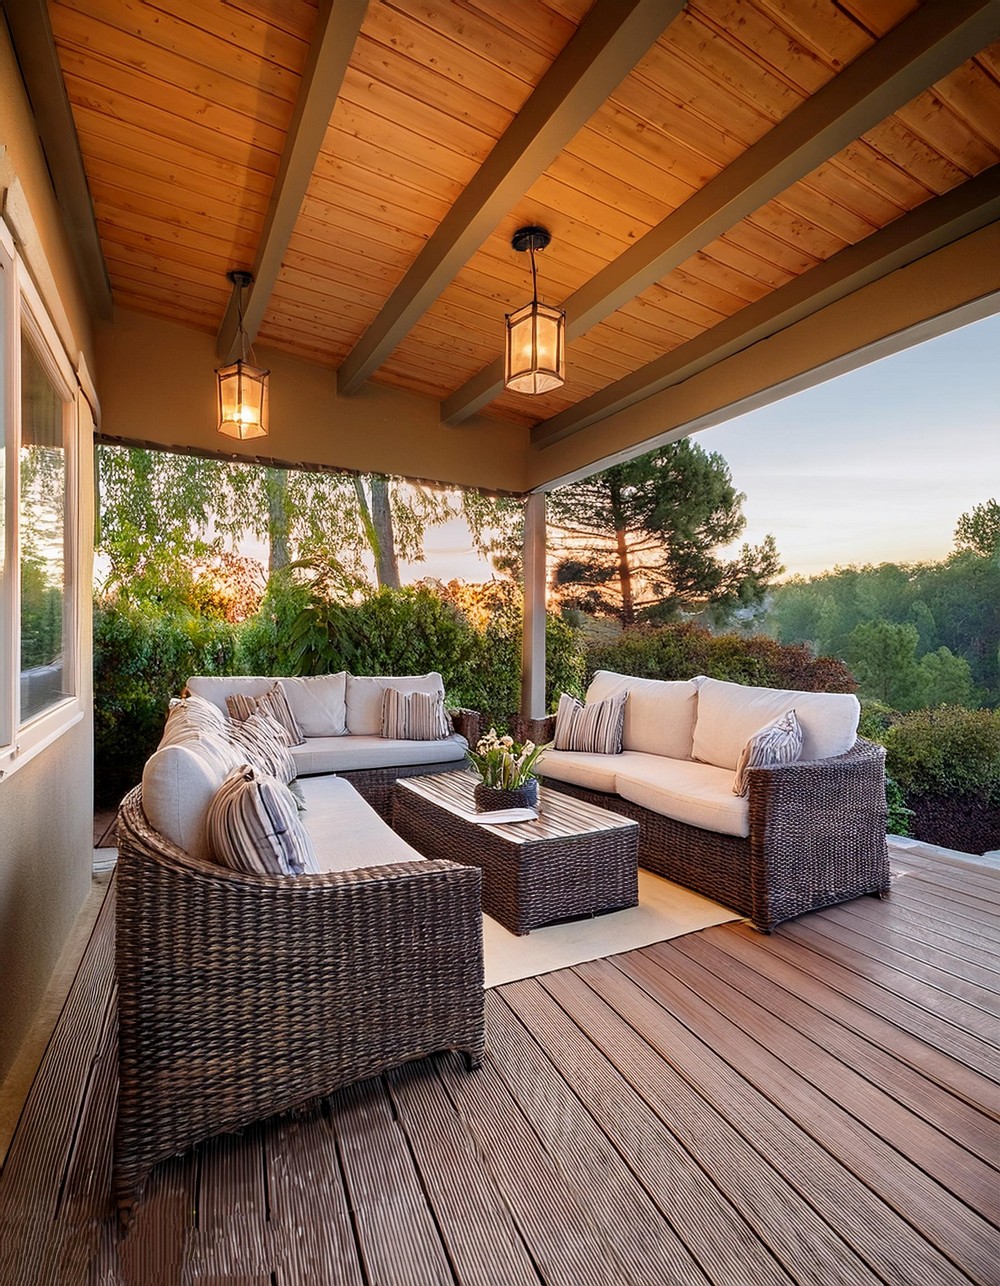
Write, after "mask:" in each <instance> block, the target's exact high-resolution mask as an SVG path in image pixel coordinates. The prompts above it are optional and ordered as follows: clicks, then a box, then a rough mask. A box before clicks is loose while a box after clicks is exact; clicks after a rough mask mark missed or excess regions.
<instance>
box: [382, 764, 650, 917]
mask: <svg viewBox="0 0 1000 1286" xmlns="http://www.w3.org/2000/svg"><path fill="white" fill-rule="evenodd" d="M475 784H476V777H475V776H474V775H473V774H472V773H462V772H448V773H438V774H436V775H435V776H433V777H406V778H402V779H400V780H399V781H397V782H396V783H395V785H394V786H393V796H392V825H393V829H394V830H395V831H396V832H397V833H398V834H399V835H401V836H402V837H403V839H405V840H406V841H407V843H409V844H412V845H413V847H414V848H415V849H417V851H418V852H420V853H423V854H424V856H425V857H445V858H449V859H450V860H451V861H453V862H461V863H463V864H464V865H465V866H478V867H479V868H480V869H481V870H482V872H483V910H484V911H485V912H486V914H487V915H490V916H492V917H493V919H494V920H499V921H500V923H501V924H502V925H504V927H505V928H507V929H509V930H510V931H511V932H512V933H527V932H528V931H529V930H530V929H537V928H539V926H541V925H543V924H551V923H552V922H553V921H554V920H567V919H570V918H572V917H574V916H584V915H594V914H596V913H597V912H598V911H614V910H618V909H619V908H621V907H627V906H636V905H637V903H638V900H639V885H638V861H637V856H638V851H639V825H638V823H637V822H633V821H631V820H630V819H629V818H627V817H618V816H616V815H615V814H614V813H609V812H607V811H606V810H605V809H603V808H597V807H595V806H594V805H593V804H587V803H584V802H583V801H582V800H578V799H572V798H570V796H568V795H562V794H560V793H559V792H558V791H554V790H546V789H545V787H544V786H543V787H542V788H541V793H540V810H539V816H538V820H537V821H530V822H508V823H506V824H503V825H495V824H492V823H489V824H482V823H479V822H475V821H472V820H471V817H472V815H473V814H474V813H475V807H474V804H473V799H472V790H473V787H474V786H475Z"/></svg>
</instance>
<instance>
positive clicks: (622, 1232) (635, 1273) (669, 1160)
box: [487, 983, 787, 1286]
mask: <svg viewBox="0 0 1000 1286" xmlns="http://www.w3.org/2000/svg"><path fill="white" fill-rule="evenodd" d="M518 996H526V997H527V1001H528V1003H527V1004H526V1005H523V1006H518V1005H517V1004H516V1001H517V998H518ZM544 996H545V993H544V992H542V991H541V989H540V988H539V987H538V984H537V983H536V984H535V985H534V987H528V988H527V989H525V988H521V987H519V986H517V985H516V984H512V985H511V993H510V994H508V993H506V992H505V993H504V997H503V998H501V997H500V996H499V995H497V994H495V993H491V994H490V995H489V996H488V997H487V1009H488V1013H489V1020H490V1031H491V1032H492V1033H494V1035H495V1039H494V1041H493V1049H494V1055H493V1057H494V1059H495V1061H496V1063H497V1066H498V1069H499V1071H500V1074H501V1076H502V1077H503V1079H504V1081H505V1082H506V1083H507V1086H508V1089H509V1090H510V1092H511V1094H512V1095H513V1096H514V1098H515V1099H516V1101H517V1103H518V1105H519V1106H520V1108H521V1110H522V1111H523V1112H524V1114H525V1117H526V1118H527V1120H528V1121H529V1122H530V1123H531V1125H532V1128H533V1129H534V1130H535V1132H536V1134H537V1135H538V1136H539V1138H540V1139H541V1141H542V1143H543V1144H544V1146H545V1147H546V1149H547V1151H548V1152H549V1153H550V1154H551V1155H552V1156H553V1157H554V1158H555V1161H556V1164H557V1165H558V1166H559V1169H560V1170H561V1171H562V1172H563V1173H565V1174H567V1175H568V1176H569V1178H570V1179H571V1180H572V1182H573V1184H574V1187H575V1189H576V1191H577V1192H579V1193H580V1194H581V1199H585V1200H586V1201H587V1203H588V1206H589V1210H590V1215H591V1218H592V1219H593V1220H594V1223H595V1226H596V1227H597V1229H598V1231H599V1233H600V1235H601V1237H602V1240H603V1241H604V1242H605V1244H607V1245H609V1246H610V1247H611V1248H612V1249H613V1250H614V1253H615V1255H616V1257H617V1258H618V1259H619V1261H620V1262H621V1264H622V1267H623V1268H624V1269H625V1271H626V1273H628V1275H629V1279H630V1280H633V1281H634V1280H642V1278H643V1277H644V1276H649V1277H651V1278H653V1279H654V1280H659V1281H668V1282H676V1283H678V1286H680V1284H681V1283H697V1284H698V1286H703V1284H704V1283H705V1282H707V1281H708V1278H707V1277H706V1275H705V1273H704V1272H703V1271H702V1269H701V1268H700V1267H699V1265H698V1260H697V1256H696V1254H695V1253H694V1252H693V1251H692V1250H691V1249H690V1247H687V1246H685V1244H684V1242H683V1240H682V1239H681V1238H680V1237H679V1236H678V1234H677V1233H676V1232H675V1231H674V1228H673V1227H671V1224H670V1223H669V1222H668V1219H667V1217H666V1215H665V1213H664V1211H665V1210H669V1211H671V1216H672V1218H673V1220H674V1222H675V1223H677V1222H679V1221H680V1217H679V1212H680V1211H681V1210H683V1209H684V1208H685V1207H686V1208H687V1209H686V1214H687V1216H688V1218H689V1219H690V1218H692V1211H694V1217H693V1219H692V1222H694V1223H696V1224H698V1226H700V1227H711V1226H714V1227H715V1229H716V1232H717V1234H718V1239H719V1240H720V1241H727V1240H728V1238H729V1237H731V1238H732V1239H733V1241H735V1242H736V1243H738V1247H739V1249H738V1250H736V1249H735V1248H734V1261H735V1262H734V1264H733V1267H734V1270H735V1271H734V1272H733V1274H732V1276H731V1278H730V1280H731V1281H732V1282H734V1283H739V1282H743V1283H746V1284H747V1286H750V1284H751V1283H753V1282H785V1281H787V1279H786V1277H785V1274H784V1273H781V1272H780V1271H778V1270H777V1266H776V1264H775V1261H774V1259H773V1258H772V1257H771V1255H769V1254H766V1253H765V1254H762V1253H761V1247H760V1245H759V1244H754V1239H753V1237H752V1236H751V1235H750V1234H749V1232H748V1230H747V1229H746V1228H745V1227H744V1226H743V1225H742V1221H741V1220H740V1218H739V1216H737V1215H734V1213H733V1211H732V1209H731V1208H730V1207H729V1205H728V1203H726V1202H725V1199H724V1198H722V1197H721V1196H720V1195H719V1194H718V1193H712V1192H709V1191H708V1188H709V1186H710V1185H705V1184H704V1183H703V1182H702V1183H700V1184H699V1183H698V1182H697V1181H694V1172H695V1171H697V1166H695V1165H693V1163H692V1162H691V1159H690V1157H689V1156H688V1155H687V1153H685V1152H684V1150H683V1148H681V1147H680V1145H679V1144H678V1143H677V1142H676V1140H675V1139H673V1138H672V1137H670V1136H669V1134H668V1132H667V1131H666V1130H661V1131H660V1132H659V1137H658V1139H657V1142H658V1144H659V1148H660V1150H659V1161H660V1165H659V1170H660V1172H661V1173H665V1174H667V1175H669V1176H670V1182H668V1183H666V1184H664V1183H657V1182H656V1181H655V1180H656V1176H650V1175H649V1174H648V1173H638V1174H637V1173H636V1172H635V1171H633V1169H632V1168H631V1167H630V1166H629V1164H628V1163H627V1162H626V1161H625V1160H624V1159H623V1158H622V1157H621V1155H620V1154H619V1153H618V1151H617V1150H616V1148H615V1146H614V1127H612V1128H610V1129H609V1128H607V1125H606V1124H605V1123H604V1122H599V1121H598V1120H597V1119H596V1118H595V1116H594V1115H593V1102H592V1101H590V1102H588V1101H586V1099H583V1100H581V1099H578V1098H577V1094H576V1086H577V1084H578V1083H579V1081H580V1080H581V1079H582V1080H584V1081H586V1082H590V1083H593V1082H592V1080H591V1078H599V1076H600V1067H599V1062H600V1061H602V1060H601V1059H600V1055H599V1053H597V1051H596V1050H593V1049H592V1048H591V1049H587V1050H584V1051H583V1058H582V1061H583V1062H584V1063H586V1067H585V1068H584V1069H582V1070H577V1069H574V1074H573V1075H572V1076H571V1077H570V1079H569V1082H568V1083H567V1081H566V1080H564V1079H563V1077H562V1076H560V1074H559V1072H557V1071H556V1070H555V1069H554V1068H553V1067H551V1066H549V1065H548V1064H547V1063H546V1060H545V1059H544V1058H542V1057H540V1056H539V1046H538V1044H537V1043H536V1041H535V1040H534V1039H533V1035H532V1034H529V1032H533V1031H534V1028H535V1019H536V1018H537V1013H536V1010H535V1008H534V1006H535V1004H536V1003H537V1002H538V1000H539V999H540V997H544ZM509 1004H513V1005H514V1006H515V1008H514V1010H513V1011H512V1010H511V1008H509V1007H508V1005H509ZM525 1010H528V1011H529V1014H528V1015H526V1014H525ZM515 1013H517V1017H515ZM560 1067H561V1068H563V1065H562V1064H560ZM563 1071H564V1074H566V1073H565V1068H563ZM588 1109H589V1110H588ZM640 1115H641V1113H637V1114H636V1116H635V1117H633V1119H632V1121H631V1122H630V1125H631V1126H633V1127H634V1128H635V1130H636V1131H637V1132H638V1133H636V1134H632V1135H630V1136H628V1137H632V1138H638V1137H640V1136H641V1135H642V1134H643V1133H647V1130H646V1129H644V1123H643V1122H641V1121H640V1120H639V1119H638V1117H639V1116H640ZM645 1124H648V1123H645ZM602 1125H604V1127H605V1128H603V1129H602V1128H601V1126H602ZM636 1177H638V1178H639V1180H640V1185H641V1186H639V1185H637V1184H636V1182H635V1179H636ZM699 1177H700V1178H701V1179H702V1181H703V1180H704V1175H703V1174H701V1173H700V1172H699ZM650 1178H653V1180H654V1181H653V1182H649V1180H650ZM657 1188H660V1189H661V1191H659V1192H658V1191H657ZM663 1188H667V1189H668V1192H667V1193H666V1194H664V1192H663V1191H662V1189H663ZM713 1221H714V1224H713ZM714 1249H715V1248H714V1247H706V1248H705V1250H706V1253H707V1255H708V1257H709V1258H710V1259H714V1260H715V1263H716V1267H718V1268H720V1269H721V1268H723V1267H724V1266H725V1262H724V1261H725V1259H726V1255H725V1253H723V1254H713V1253H712V1252H713V1250H714ZM741 1252H742V1253H741Z"/></svg>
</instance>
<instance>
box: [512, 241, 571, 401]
mask: <svg viewBox="0 0 1000 1286" xmlns="http://www.w3.org/2000/svg"><path fill="white" fill-rule="evenodd" d="M551 240H552V237H551V234H550V233H549V231H548V229H547V228H539V227H536V226H531V227H527V228H518V230H517V231H516V232H515V233H514V236H513V237H512V239H511V243H510V244H511V245H512V246H513V248H514V249H515V250H518V251H522V252H523V251H525V250H527V251H528V252H529V253H530V255H531V303H530V304H525V305H524V307H523V308H519V309H518V310H517V311H516V312H513V313H508V314H507V317H506V326H507V335H506V341H507V342H506V345H505V348H504V385H505V387H506V388H509V389H511V390H513V392H515V393H548V392H550V391H551V390H552V389H554V388H559V387H560V385H562V384H564V383H565V382H566V314H565V313H564V312H563V311H562V309H561V308H553V307H552V306H551V305H550V304H542V303H539V302H538V277H537V274H536V270H535V251H536V250H544V249H545V247H546V246H547V245H548V244H549V242H550V241H551Z"/></svg>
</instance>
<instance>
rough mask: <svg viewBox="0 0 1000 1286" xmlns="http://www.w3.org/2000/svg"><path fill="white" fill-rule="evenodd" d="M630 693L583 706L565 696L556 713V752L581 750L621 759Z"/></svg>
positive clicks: (560, 700) (573, 698)
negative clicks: (626, 704) (617, 756)
mask: <svg viewBox="0 0 1000 1286" xmlns="http://www.w3.org/2000/svg"><path fill="white" fill-rule="evenodd" d="M627 700H628V693H627V692H621V693H619V694H618V695H617V696H614V697H608V698H607V699H606V700H604V701H595V702H593V703H592V704H591V705H584V704H583V703H582V702H581V701H577V699H576V697H571V696H570V695H569V693H567V692H564V693H563V694H562V696H561V697H560V698H559V707H558V709H557V710H556V735H555V749H556V750H580V751H583V752H585V753H586V754H591V755H620V754H621V752H622V730H623V729H624V727H625V702H626V701H627Z"/></svg>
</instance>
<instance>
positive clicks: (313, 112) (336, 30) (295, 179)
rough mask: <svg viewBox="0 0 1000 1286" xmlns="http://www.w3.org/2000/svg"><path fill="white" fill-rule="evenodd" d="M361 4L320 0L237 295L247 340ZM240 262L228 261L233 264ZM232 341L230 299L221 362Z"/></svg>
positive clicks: (304, 184) (357, 26)
mask: <svg viewBox="0 0 1000 1286" xmlns="http://www.w3.org/2000/svg"><path fill="white" fill-rule="evenodd" d="M367 8H368V0H320V4H319V10H318V12H317V14H316V29H315V31H314V33H313V38H312V43H311V44H310V46H309V55H308V57H307V59H306V65H305V69H304V70H303V73H302V80H301V83H300V84H299V92H298V97H297V98H296V100H295V111H294V112H293V113H292V120H291V124H290V125H289V127H288V134H287V136H286V138H285V148H284V151H283V152H282V154H281V162H280V164H279V166H278V173H277V176H276V178H275V180H274V187H273V189H272V190H271V200H270V202H269V204H268V209H267V215H266V217H265V219H264V228H263V231H262V232H261V238H260V242H259V243H258V246H257V255H256V258H255V259H254V262H253V267H252V269H251V271H252V272H253V285H252V286H250V287H249V289H248V290H247V292H246V294H245V295H244V298H243V325H244V329H245V330H246V333H247V337H248V339H250V340H251V341H252V340H253V339H254V338H255V337H256V335H257V331H258V329H259V328H260V324H261V322H262V320H263V318H264V312H265V310H266V309H267V305H268V301H269V300H270V298H271V292H272V291H273V290H274V285H275V282H276V281H277V280H278V273H279V272H280V271H281V261H282V259H283V258H284V255H285V251H286V250H287V249H288V242H289V240H290V239H291V235H292V229H293V228H294V227H295V221H296V220H297V219H298V217H299V210H300V209H301V207H302V201H303V198H304V197H305V194H306V189H307V188H308V187H309V181H310V179H311V178H312V175H313V170H314V169H315V167H316V158H317V157H318V156H319V150H320V148H321V147H322V145H323V139H324V138H325V136H326V130H327V126H328V125H329V124H330V117H331V116H332V115H333V108H334V104H335V103H336V101H337V96H338V95H339V93H340V87H341V85H342V83H343V80H344V74H345V72H346V71H347V65H348V63H349V62H350V59H351V54H352V53H353V51H354V46H355V44H356V43H357V39H358V33H359V32H360V30H361V24H362V22H363V21H364V17H365V11H366V9H367ZM245 266H246V265H245V264H234V265H233V267H234V268H243V267H245ZM238 339H239V337H238V334H237V310H236V306H235V299H230V301H229V305H228V307H227V308H226V313H225V316H224V317H223V319H222V325H221V326H220V327H219V335H218V340H217V351H218V354H219V358H220V360H221V361H223V362H230V361H233V360H234V358H236V357H238V356H239V352H238V349H239V343H238Z"/></svg>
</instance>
